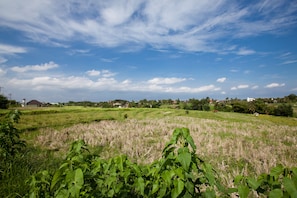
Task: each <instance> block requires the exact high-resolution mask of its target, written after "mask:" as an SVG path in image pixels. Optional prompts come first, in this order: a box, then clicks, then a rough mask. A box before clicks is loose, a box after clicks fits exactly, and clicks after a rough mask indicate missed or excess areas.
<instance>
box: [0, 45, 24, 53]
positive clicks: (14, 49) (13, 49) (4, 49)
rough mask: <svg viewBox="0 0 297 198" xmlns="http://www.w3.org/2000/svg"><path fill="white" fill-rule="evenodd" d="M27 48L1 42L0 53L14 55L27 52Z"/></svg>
mask: <svg viewBox="0 0 297 198" xmlns="http://www.w3.org/2000/svg"><path fill="white" fill-rule="evenodd" d="M26 52H27V49H26V48H24V47H20V46H13V45H6V44H1V43H0V55H13V54H18V53H26Z"/></svg>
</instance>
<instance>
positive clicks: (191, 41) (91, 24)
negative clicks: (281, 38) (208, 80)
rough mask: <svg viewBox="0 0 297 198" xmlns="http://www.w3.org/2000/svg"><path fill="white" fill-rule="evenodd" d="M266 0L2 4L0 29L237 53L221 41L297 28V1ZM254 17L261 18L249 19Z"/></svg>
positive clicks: (105, 43) (39, 37) (108, 43)
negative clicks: (296, 3)
mask: <svg viewBox="0 0 297 198" xmlns="http://www.w3.org/2000/svg"><path fill="white" fill-rule="evenodd" d="M265 2H266V1H260V2H256V3H255V2H247V3H246V5H245V6H241V5H239V4H238V2H235V1H234V2H230V1H227V0H221V1H199V2H197V1H195V0H188V1H178V0H173V1H170V2H169V1H162V2H157V1H156V0H149V1H145V0H130V1H128V0H127V1H121V2H118V1H95V0H90V1H87V2H85V1H82V2H76V3H75V4H74V3H72V2H69V1H66V0H61V1H59V2H51V1H48V2H44V1H33V2H31V3H30V4H28V3H27V2H25V1H21V0H16V1H9V0H3V1H1V2H0V25H1V26H3V27H9V28H12V29H16V30H20V31H23V32H24V33H25V35H26V36H27V37H28V38H30V39H31V40H33V41H36V42H48V43H53V44H55V45H61V46H62V45H63V44H64V45H66V42H67V41H69V40H77V41H83V42H86V43H92V44H93V45H97V46H101V47H118V46H123V45H126V44H129V45H126V46H127V47H131V46H133V45H134V46H140V47H143V46H146V45H149V46H151V47H153V48H155V49H162V48H168V47H174V48H177V49H182V50H187V51H205V52H222V51H225V52H230V53H233V52H234V50H228V48H229V49H230V46H226V45H224V44H222V43H220V39H222V38H224V37H226V36H227V37H230V38H232V37H233V38H238V37H240V38H241V37H247V36H255V35H260V34H265V33H268V32H269V33H277V32H280V31H283V30H284V29H285V28H286V27H289V26H292V25H294V24H296V22H297V18H296V17H295V16H296V12H297V8H296V6H294V1H292V2H285V1H273V3H265ZM193 5H195V6H193ZM259 12H260V15H259ZM52 13H55V17H52ZM255 14H257V15H258V16H259V17H258V18H255V19H254V20H252V21H251V20H248V19H249V18H251V17H253V16H254V15H255ZM24 16H26V17H24ZM226 27H228V28H226ZM231 46H232V45H231ZM254 53H255V51H254V50H251V49H246V48H244V47H242V48H239V50H238V51H237V54H238V55H250V54H254Z"/></svg>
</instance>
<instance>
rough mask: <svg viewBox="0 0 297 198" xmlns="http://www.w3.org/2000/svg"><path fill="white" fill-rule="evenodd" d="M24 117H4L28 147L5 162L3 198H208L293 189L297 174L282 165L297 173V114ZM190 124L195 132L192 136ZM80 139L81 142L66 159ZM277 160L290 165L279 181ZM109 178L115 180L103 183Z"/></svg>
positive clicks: (85, 112)
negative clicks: (195, 197)
mask: <svg viewBox="0 0 297 198" xmlns="http://www.w3.org/2000/svg"><path fill="white" fill-rule="evenodd" d="M21 111H22V116H21V119H20V121H19V122H18V123H16V122H14V121H12V120H13V119H12V120H11V119H8V117H6V118H5V116H1V117H0V120H1V123H2V124H1V126H4V125H5V123H6V124H7V122H8V121H9V120H10V121H9V122H11V124H12V125H11V126H12V127H11V129H14V130H15V131H17V132H18V133H17V134H19V135H20V136H18V140H20V141H23V140H25V141H26V142H27V144H26V145H27V146H26V147H19V146H17V147H15V148H18V149H17V152H16V153H17V154H16V155H14V157H13V158H12V159H13V160H11V161H10V162H9V163H6V162H8V161H7V160H6V162H5V160H1V161H0V167H1V173H0V174H1V178H0V179H1V182H0V194H1V195H2V196H3V197H7V196H10V197H23V196H25V195H26V194H27V195H29V194H28V193H31V195H32V196H33V194H34V193H35V195H36V196H37V194H39V193H45V194H48V195H50V196H52V195H54V194H55V193H56V194H58V193H61V194H63V193H66V194H67V193H68V195H73V197H75V195H77V194H78V193H79V195H80V196H86V195H87V194H89V193H91V194H92V193H99V194H100V193H107V194H110V195H113V196H118V197H123V196H125V195H129V196H133V195H135V196H136V197H137V196H138V197H143V196H144V195H151V196H150V197H152V196H153V197H155V196H157V195H158V194H159V193H164V192H165V194H164V196H165V195H166V196H169V197H170V196H172V191H175V193H176V194H175V195H176V196H177V197H178V196H185V195H186V194H187V193H189V194H190V195H193V194H191V193H193V192H192V191H191V192H190V190H189V189H192V187H191V186H192V184H193V185H194V186H195V189H196V190H195V193H198V192H199V190H198V189H201V191H200V193H201V194H200V195H202V194H204V195H206V194H207V195H210V196H214V195H216V196H219V197H221V196H229V195H230V194H231V193H235V194H239V195H240V196H241V197H244V195H246V194H248V193H250V195H251V194H252V195H255V194H256V193H257V194H258V195H260V196H262V195H263V194H264V195H265V193H266V195H268V194H269V195H270V192H271V191H272V190H275V191H273V192H272V194H274V193H276V195H280V193H282V195H283V196H287V195H290V193H294V192H295V191H294V189H295V188H296V183H294V182H295V181H296V170H295V168H284V167H296V159H297V155H296V153H297V150H296V147H295V145H296V143H297V139H296V133H297V122H296V118H290V117H276V116H271V115H259V116H254V115H252V114H238V113H233V112H211V111H196V110H183V109H159V108H158V109H154V108H122V109H119V108H95V107H75V106H73V107H55V108H52V107H51V108H48V107H46V108H32V109H26V108H24V109H23V110H21ZM5 112H7V111H6V110H3V111H1V112H0V115H4V113H5ZM11 115H12V114H11ZM10 118H13V116H12V117H10ZM5 126H7V125H5ZM182 127H187V128H189V129H190V131H191V136H189V134H188V130H187V129H184V128H182ZM176 128H178V129H177V130H175V132H174V133H173V136H172V137H171V138H170V136H171V133H170V131H173V130H174V129H176ZM6 129H7V128H6ZM1 131H3V132H4V130H2V129H1ZM20 133H21V134H20ZM178 134H179V135H178ZM80 140H83V141H80ZM72 142H76V143H74V144H73V146H72V150H71V151H69V152H68V154H67V148H68V147H69V146H70V145H71V143H72ZM83 142H86V144H87V145H88V147H86V145H85V143H83ZM166 142H168V143H167V144H165V143H166ZM75 145H76V146H75ZM196 145H197V149H196ZM19 148H20V149H19ZM78 148H81V150H79V149H78ZM86 148H88V151H87V150H86ZM78 150H79V151H78ZM189 154H190V155H189ZM99 156H100V157H99ZM127 156H128V157H127ZM189 156H191V157H189ZM198 156H199V157H198ZM189 159H190V160H189ZM202 159H204V161H203V160H202ZM162 163H163V164H164V163H165V164H166V166H161V164H162ZM98 164H100V165H98ZM189 164H190V165H189ZM195 164H196V165H195ZM209 164H212V166H210V165H209ZM277 164H282V165H283V166H284V167H282V170H283V172H281V173H280V172H278V173H279V174H278V176H276V173H274V172H275V169H277V167H278V169H281V168H279V167H280V166H277ZM188 165H189V166H188ZM195 166H197V167H196V168H193V167H195ZM95 167H96V169H93V168H95ZM122 167H124V168H123V169H122ZM189 167H190V168H189ZM212 167H213V168H212ZM79 169H80V170H79ZM170 170H172V171H173V172H170ZM181 170H182V171H185V170H186V171H187V172H181ZM213 170H216V171H213ZM57 172H59V173H57ZM189 172H190V173H189ZM98 173H100V174H98ZM110 173H113V174H110ZM115 173H116V174H115ZM157 173H158V174H157ZM92 174H93V175H92ZM105 174H107V175H105ZM167 174H168V175H167ZM208 174H209V175H208ZM31 175H34V177H32V178H31V179H30V176H31ZM67 175H68V176H67ZM100 175H101V177H99V176H100ZM112 175H113V176H112ZM115 175H116V176H115ZM166 175H167V176H170V178H171V180H170V182H171V183H169V179H168V177H166ZM191 175H194V176H193V177H192V176H191ZM238 175H241V176H238ZM261 175H262V176H261ZM196 176H197V177H196ZM237 176H238V177H237ZM273 177H274V179H271V180H270V178H273ZM34 178H35V179H34ZM55 178H56V179H55ZM108 178H110V181H109V182H110V183H107V182H103V181H106V180H105V179H108ZM173 178H175V179H173ZM181 178H182V179H181ZM211 178H212V179H211ZM263 178H264V179H263ZM285 178H287V179H285ZM29 179H30V182H27V183H26V182H25V181H29ZM199 179H200V180H199ZM234 179H235V182H233V180H234ZM175 180H176V182H174V181H175ZM73 181H75V182H74V183H73ZM92 181H94V182H92ZM95 181H96V182H97V183H96V182H95ZM193 181H197V183H194V182H193ZM198 181H200V183H199V182H198ZM256 181H257V185H256V184H255V183H253V182H256ZM276 181H277V182H278V183H279V184H280V185H279V184H277V185H275V184H276V183H275V182H276ZM71 182H72V183H71ZM269 182H270V183H273V182H274V184H269ZM292 182H293V184H294V185H295V187H294V185H293V187H292ZM53 183H54V184H53ZM115 183H116V184H117V185H114V184H115ZM191 183H192V184H191ZM201 183H202V184H201ZM251 183H252V184H251ZM91 184H93V185H91ZM269 185H270V187H269ZM271 185H273V186H271ZM267 186H268V187H267ZM115 187H116V189H114V188H115ZM78 189H79V190H78ZM96 189H97V191H96ZM98 189H102V190H100V191H98ZM125 189H126V191H125ZM127 189H129V190H127ZM174 189H175V190H174ZM269 189H270V190H269ZM93 190H95V191H96V192H95V191H93ZM66 191H67V192H66ZM264 191H265V192H264ZM280 191H281V192H280ZM32 193H33V194H32ZM81 193H82V194H81ZM84 193H85V194H84ZM129 193H134V194H133V195H131V194H129ZM261 193H262V194H261ZM99 194H96V195H99ZM39 195H40V196H41V197H42V195H41V194H39ZM100 195H102V194H100ZM160 195H162V194H160ZM293 195H294V194H293ZM102 196H104V195H102ZM99 197H100V196H99Z"/></svg>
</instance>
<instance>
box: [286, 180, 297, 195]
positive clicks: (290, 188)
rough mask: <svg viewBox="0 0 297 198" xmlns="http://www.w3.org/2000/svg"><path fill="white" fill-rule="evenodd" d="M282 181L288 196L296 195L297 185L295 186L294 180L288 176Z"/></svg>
mask: <svg viewBox="0 0 297 198" xmlns="http://www.w3.org/2000/svg"><path fill="white" fill-rule="evenodd" d="M283 183H284V187H285V189H286V190H287V191H288V193H289V194H290V196H291V197H297V187H296V186H295V184H294V181H293V180H292V179H290V178H288V177H285V178H284V180H283Z"/></svg>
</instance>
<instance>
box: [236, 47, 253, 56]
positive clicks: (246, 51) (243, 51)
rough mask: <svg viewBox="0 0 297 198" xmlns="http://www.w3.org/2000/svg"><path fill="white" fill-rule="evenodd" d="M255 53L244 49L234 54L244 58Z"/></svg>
mask: <svg viewBox="0 0 297 198" xmlns="http://www.w3.org/2000/svg"><path fill="white" fill-rule="evenodd" d="M255 53H256V51H254V50H251V49H246V48H240V49H239V50H238V51H237V52H236V54H237V55H242V56H245V55H252V54H255Z"/></svg>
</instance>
